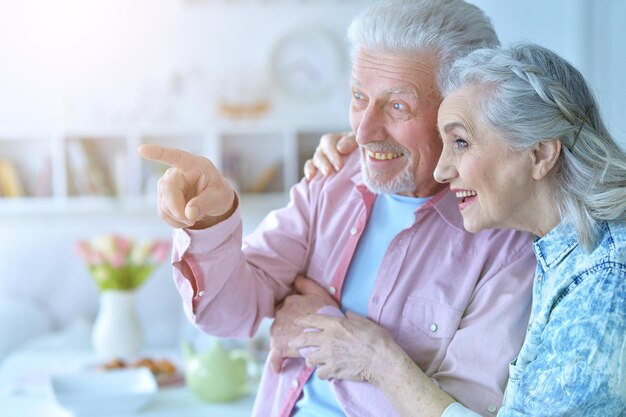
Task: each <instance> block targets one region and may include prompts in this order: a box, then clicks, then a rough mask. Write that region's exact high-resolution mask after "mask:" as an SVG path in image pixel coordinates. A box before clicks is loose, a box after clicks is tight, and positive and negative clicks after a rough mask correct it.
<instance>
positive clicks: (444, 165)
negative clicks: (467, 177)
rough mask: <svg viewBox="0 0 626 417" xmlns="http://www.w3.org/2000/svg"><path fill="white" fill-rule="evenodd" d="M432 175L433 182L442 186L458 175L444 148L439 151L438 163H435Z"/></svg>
mask: <svg viewBox="0 0 626 417" xmlns="http://www.w3.org/2000/svg"><path fill="white" fill-rule="evenodd" d="M433 175H434V177H435V180H436V181H437V182H440V183H442V184H444V183H448V182H450V181H451V180H452V179H454V178H456V177H457V176H458V175H459V174H458V172H457V170H456V167H455V166H454V165H453V164H452V163H451V162H450V158H449V156H448V153H447V151H446V147H445V146H444V148H443V149H442V151H441V156H440V157H439V161H438V162H437V166H436V167H435V172H434V173H433Z"/></svg>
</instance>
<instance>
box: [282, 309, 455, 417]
mask: <svg viewBox="0 0 626 417" xmlns="http://www.w3.org/2000/svg"><path fill="white" fill-rule="evenodd" d="M297 324H298V325H301V326H303V327H306V328H308V329H318V330H319V331H314V330H313V331H305V333H302V334H301V335H300V336H298V337H297V338H296V339H294V340H293V341H292V342H291V343H290V345H291V346H292V347H294V348H296V349H301V348H307V347H317V350H314V351H311V352H310V353H309V354H308V355H307V356H306V363H307V365H308V366H317V376H318V377H319V378H320V379H331V378H334V379H344V380H351V381H365V382H369V383H371V384H372V385H375V386H376V387H377V388H378V389H380V390H381V391H382V392H383V394H385V396H386V397H387V399H388V400H389V402H390V403H391V405H392V406H393V407H394V408H395V410H396V411H397V413H398V415H399V416H401V417H414V416H417V415H419V416H441V415H442V414H443V412H444V410H445V409H446V408H447V407H448V406H449V405H450V404H452V403H453V402H454V398H452V397H451V396H449V395H448V394H446V393H445V392H443V391H442V390H441V389H440V388H439V387H438V386H437V385H436V384H435V383H433V381H432V380H431V379H430V378H429V377H428V376H426V375H425V374H424V372H422V370H421V369H420V368H419V367H418V366H417V365H416V364H415V362H413V360H412V359H411V358H410V357H409V355H407V354H406V353H405V352H404V351H403V350H402V348H401V347H400V346H399V345H398V344H397V343H396V342H394V340H393V339H392V338H391V336H390V335H389V333H387V331H386V330H385V329H384V328H382V327H380V326H378V325H377V324H375V323H373V322H371V321H370V320H368V319H367V318H364V317H361V316H359V315H357V314H354V313H348V315H347V318H335V317H328V316H324V315H320V314H312V315H308V316H305V317H304V318H302V319H299V320H297Z"/></svg>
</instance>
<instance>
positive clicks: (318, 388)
mask: <svg viewBox="0 0 626 417" xmlns="http://www.w3.org/2000/svg"><path fill="white" fill-rule="evenodd" d="M429 199H430V198H415V197H404V196H399V195H393V194H380V195H379V196H378V198H376V201H375V202H374V207H373V208H372V214H371V216H370V218H369V220H368V222H367V225H366V227H365V230H364V232H363V235H362V236H361V239H360V240H359V244H358V246H357V248H356V251H355V254H354V257H353V258H352V261H351V262H350V268H348V272H347V274H346V280H345V281H344V284H343V290H342V296H341V309H342V310H343V312H344V313H345V312H346V311H352V312H355V313H357V314H360V315H361V316H366V315H367V306H368V304H369V300H370V297H371V294H372V291H373V289H374V284H375V283H376V276H377V275H378V270H379V268H380V264H381V262H382V260H383V256H384V255H385V252H386V251H387V248H388V247H389V244H390V243H391V241H392V240H393V238H394V237H395V236H396V235H397V234H398V233H400V232H401V231H402V230H404V229H406V228H408V227H410V226H411V225H412V224H413V222H414V221H415V210H417V209H418V207H419V206H421V205H422V204H424V203H425V202H426V201H428V200H429ZM293 416H294V417H314V416H317V417H320V416H324V417H345V414H344V413H343V411H342V410H341V408H340V407H339V403H337V400H336V399H335V396H334V395H333V393H332V391H331V390H330V385H329V383H328V381H323V380H321V379H319V378H318V377H317V372H314V373H313V375H312V376H311V378H309V380H308V381H307V383H306V384H305V385H304V388H303V390H302V397H300V399H299V400H298V402H297V403H296V407H295V410H294V413H293Z"/></svg>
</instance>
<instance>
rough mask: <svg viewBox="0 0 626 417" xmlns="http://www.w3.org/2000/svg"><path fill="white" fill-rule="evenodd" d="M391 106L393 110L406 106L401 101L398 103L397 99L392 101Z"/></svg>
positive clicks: (403, 108) (400, 109)
mask: <svg viewBox="0 0 626 417" xmlns="http://www.w3.org/2000/svg"><path fill="white" fill-rule="evenodd" d="M392 106H393V109H394V110H399V111H402V110H406V106H405V105H404V104H403V103H399V102H397V101H396V102H394V103H393V104H392Z"/></svg>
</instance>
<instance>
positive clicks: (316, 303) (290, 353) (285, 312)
mask: <svg viewBox="0 0 626 417" xmlns="http://www.w3.org/2000/svg"><path fill="white" fill-rule="evenodd" d="M294 286H295V289H296V291H297V292H298V293H297V294H292V295H290V296H288V297H287V298H285V300H284V301H283V303H282V304H281V305H280V307H278V310H277V311H276V317H275V318H274V322H273V323H272V327H271V328H270V337H271V338H270V354H269V361H270V365H271V366H272V369H273V370H274V372H276V373H278V372H280V369H281V367H282V362H283V359H284V358H299V357H300V354H299V353H298V350H297V349H295V348H290V347H289V342H290V341H291V340H292V339H294V338H295V337H296V336H298V335H299V334H300V333H302V331H303V330H304V327H302V326H299V325H297V324H296V323H295V321H296V320H297V319H299V318H301V317H304V316H307V315H309V314H312V313H315V312H316V311H318V310H319V309H320V308H322V307H324V306H335V307H338V304H337V301H335V299H334V298H333V297H332V296H331V295H330V294H329V293H328V291H327V290H326V289H325V288H323V287H321V286H320V285H319V284H317V283H316V282H315V281H313V280H312V279H309V278H305V277H302V276H298V277H296V280H295V282H294Z"/></svg>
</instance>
